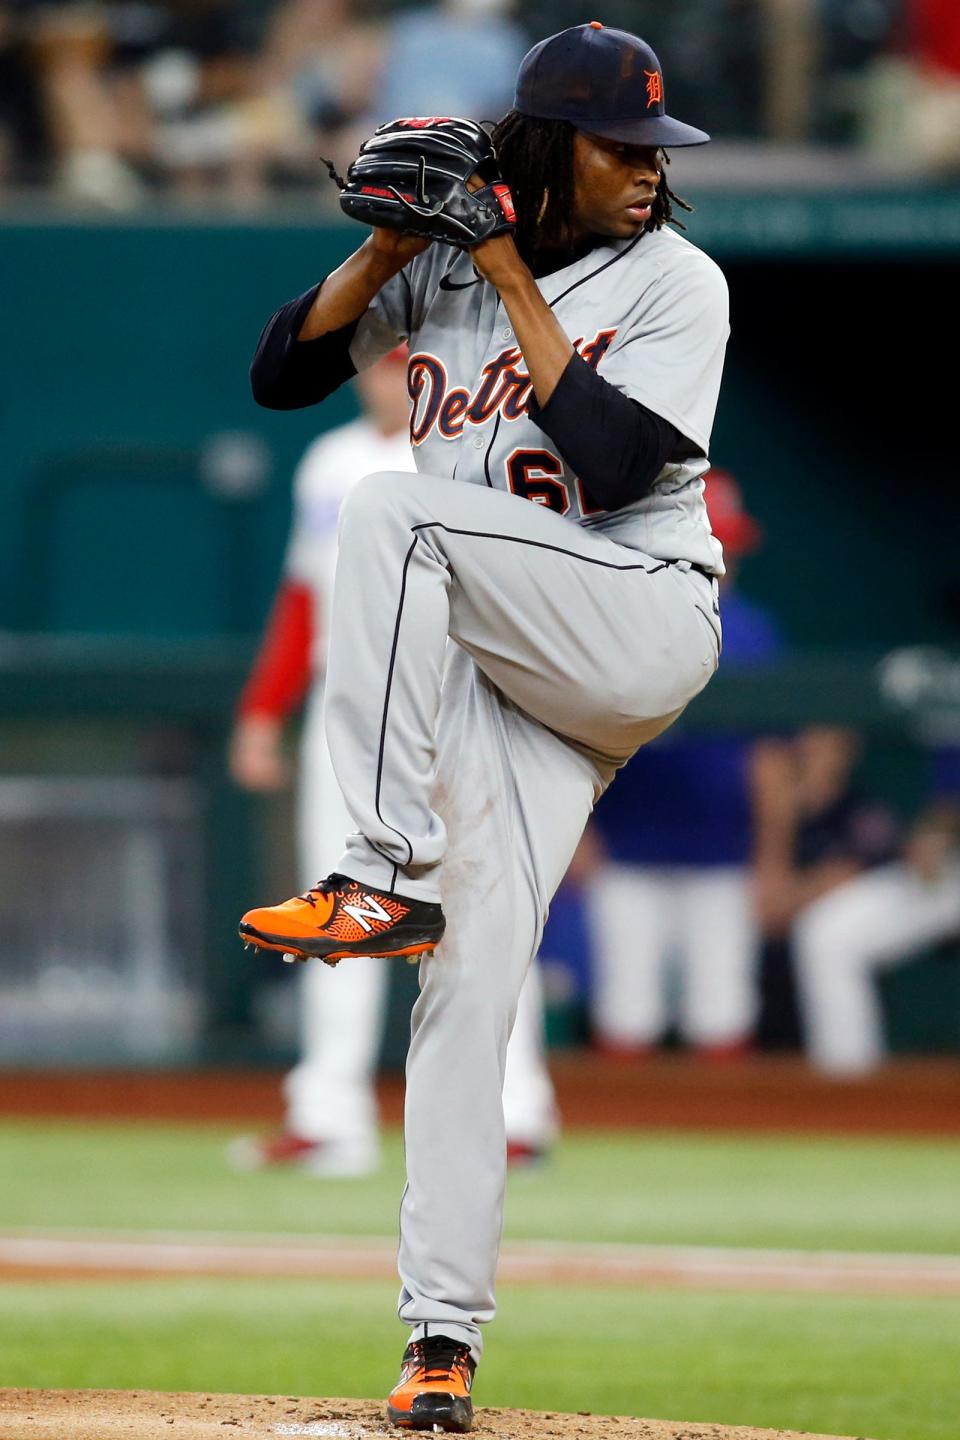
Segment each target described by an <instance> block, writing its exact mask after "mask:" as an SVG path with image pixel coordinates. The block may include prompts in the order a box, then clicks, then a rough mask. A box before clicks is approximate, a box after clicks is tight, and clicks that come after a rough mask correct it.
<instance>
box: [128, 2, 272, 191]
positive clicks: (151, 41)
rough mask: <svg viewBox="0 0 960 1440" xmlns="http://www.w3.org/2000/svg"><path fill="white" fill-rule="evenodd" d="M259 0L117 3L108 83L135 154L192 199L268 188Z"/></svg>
mask: <svg viewBox="0 0 960 1440" xmlns="http://www.w3.org/2000/svg"><path fill="white" fill-rule="evenodd" d="M264 20H265V6H264V4H263V3H257V0H245V3H244V4H243V5H237V4H235V3H234V0H113V3H112V5H111V6H110V9H109V31H110V38H111V42H112V47H113V48H112V52H111V61H110V65H109V67H108V85H109V89H110V93H111V95H112V97H113V100H114V104H115V106H116V108H117V113H118V115H119V116H120V117H121V120H122V129H123V134H124V136H125V144H126V148H127V152H128V155H129V156H130V158H132V159H134V160H136V161H137V162H139V163H140V164H141V165H142V166H143V167H144V169H145V170H146V171H147V172H148V173H150V174H151V175H153V176H154V177H155V178H157V179H159V180H161V181H163V182H167V183H169V184H171V185H172V187H173V188H174V189H175V190H176V191H177V192H178V193H179V194H180V195H182V196H189V195H191V194H196V193H198V192H200V193H203V192H206V191H208V190H209V189H210V188H212V187H218V186H219V187H222V188H224V189H225V190H227V191H228V192H229V193H230V194H231V196H232V198H233V199H235V200H238V201H243V200H244V199H246V198H249V195H250V193H251V192H252V193H253V194H254V195H255V194H257V193H259V189H260V181H261V170H262V160H261V154H260V147H258V145H257V143H256V135H257V125H256V112H255V100H256V96H257V69H256V65H257V56H258V47H259V43H260V39H261V34H262V29H263V23H264Z"/></svg>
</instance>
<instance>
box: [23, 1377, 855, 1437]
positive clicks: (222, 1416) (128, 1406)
mask: <svg viewBox="0 0 960 1440" xmlns="http://www.w3.org/2000/svg"><path fill="white" fill-rule="evenodd" d="M402 1433H403V1432H402V1431H399V1430H395V1429H393V1428H392V1427H390V1426H388V1425H387V1424H386V1422H385V1420H384V1416H383V1402H382V1401H372V1400H309V1399H307V1400H305V1399H302V1398H298V1397H297V1396H290V1397H286V1396H283V1395H203V1394H190V1395H162V1394H158V1393H156V1392H154V1391H149V1390H2V1389H0V1440H130V1437H131V1436H136V1440H167V1437H169V1436H173V1437H174V1440H214V1437H216V1440H227V1437H229V1440H273V1437H274V1436H284V1435H291V1436H292V1435H301V1436H307V1435H310V1436H317V1437H319V1436H327V1437H330V1440H399V1436H400V1435H401V1434H402ZM474 1434H475V1435H480V1436H487V1437H493V1440H541V1437H544V1440H575V1437H579V1440H800V1435H799V1434H798V1432H797V1431H794V1430H747V1429H743V1428H740V1427H734V1428H731V1427H730V1426H729V1425H705V1424H703V1423H702V1422H696V1423H688V1424H684V1423H683V1422H682V1421H681V1422H673V1421H670V1422H668V1421H663V1420H638V1419H631V1418H628V1417H627V1416H614V1415H559V1414H551V1413H542V1412H539V1411H536V1410H485V1409H481V1410H478V1412H477V1417H476V1422H475V1424H474ZM803 1440H843V1437H839V1436H829V1435H810V1434H808V1433H807V1432H803ZM847 1440H850V1437H847ZM858 1440H865V1437H862V1436H861V1437H858Z"/></svg>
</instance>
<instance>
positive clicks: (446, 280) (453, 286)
mask: <svg viewBox="0 0 960 1440" xmlns="http://www.w3.org/2000/svg"><path fill="white" fill-rule="evenodd" d="M481 279H482V276H480V275H478V276H477V277H476V279H475V280H463V281H460V282H459V283H458V282H457V281H456V280H451V279H450V277H449V275H441V276H440V289H441V290H469V289H470V286H471V285H479V284H480V281H481Z"/></svg>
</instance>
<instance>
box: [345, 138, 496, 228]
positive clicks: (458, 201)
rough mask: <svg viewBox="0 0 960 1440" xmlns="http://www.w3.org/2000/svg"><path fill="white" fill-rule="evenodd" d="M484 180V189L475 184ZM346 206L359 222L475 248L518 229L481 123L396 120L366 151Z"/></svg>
mask: <svg viewBox="0 0 960 1440" xmlns="http://www.w3.org/2000/svg"><path fill="white" fill-rule="evenodd" d="M474 175H475V176H477V177H478V179H479V180H480V181H481V182H482V184H481V188H480V189H478V190H468V188H467V181H468V180H470V179H471V177H472V176H474ZM340 206H341V209H342V210H344V211H345V213H346V214H347V215H349V216H350V217H351V218H352V219H354V220H362V221H363V222H364V223H365V224H366V225H382V226H385V227H386V228H387V229H389V230H403V231H405V232H406V233H407V234H408V235H422V236H425V237H426V238H427V239H428V240H440V241H442V242H443V243H444V244H445V245H456V246H459V247H460V248H461V249H467V248H469V247H470V246H471V245H477V244H479V242H480V241H481V240H487V239H489V237H490V236H491V235H502V234H505V233H506V232H507V231H510V230H512V229H513V228H514V222H515V218H516V217H515V215H514V210H513V200H512V198H511V195H510V189H509V186H508V185H506V184H505V183H504V181H503V180H502V179H501V176H500V170H499V168H498V166H497V154H496V151H495V150H494V148H493V142H492V140H491V139H490V136H489V135H488V134H487V132H486V130H484V129H483V127H482V126H480V125H477V124H475V123H474V121H473V120H458V119H453V118H449V117H445V116H442V115H429V116H417V117H413V118H411V119H407V120H391V121H390V123H389V124H388V125H381V126H380V127H379V128H378V129H377V130H375V131H374V133H373V135H371V137H370V139H369V140H365V141H364V143H363V145H362V146H361V147H360V154H359V155H358V157H357V159H356V160H354V162H353V164H352V165H351V166H350V168H349V170H348V171H347V182H346V185H345V186H344V187H343V189H342V190H341V192H340Z"/></svg>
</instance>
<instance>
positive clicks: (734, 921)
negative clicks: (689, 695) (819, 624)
mask: <svg viewBox="0 0 960 1440" xmlns="http://www.w3.org/2000/svg"><path fill="white" fill-rule="evenodd" d="M704 481H705V499H706V503H707V510H708V512H709V515H710V524H711V527H712V529H713V533H714V535H715V536H716V537H717V538H718V539H719V540H720V542H721V543H722V545H723V558H724V564H725V565H726V569H727V573H726V576H725V577H724V579H722V580H721V582H720V585H721V590H722V597H721V604H722V613H723V664H724V668H725V669H726V670H730V669H732V668H733V667H735V666H741V667H745V666H749V665H760V664H763V663H765V662H767V661H771V660H774V659H775V658H776V657H777V656H778V655H779V654H780V652H781V648H782V647H781V641H780V636H779V633H778V629H777V625H776V623H775V621H774V620H773V618H772V616H771V615H770V614H769V613H768V612H767V611H766V610H765V609H763V608H762V607H761V606H760V605H757V604H756V603H755V602H753V601H751V600H748V599H747V598H746V597H745V596H743V595H741V594H740V593H739V591H738V590H737V588H736V582H737V568H738V561H739V560H740V559H741V557H743V556H745V555H749V554H751V553H752V552H753V551H755V550H756V549H757V548H758V547H759V545H760V543H761V540H762V531H761V528H760V525H759V523H758V522H757V521H756V520H755V519H754V518H753V516H752V515H750V514H749V513H748V512H747V511H746V510H745V509H744V506H743V501H742V497H741V494H740V488H739V486H738V484H737V482H736V480H735V479H734V478H733V476H732V475H730V474H729V473H727V472H726V471H723V470H718V469H712V470H710V471H708V472H707V474H706V475H705V477H704ZM775 744H776V742H766V741H764V740H759V739H756V738H754V737H752V736H749V735H740V734H723V733H717V732H711V733H710V734H709V735H688V734H685V733H684V731H683V728H682V724H681V725H680V726H677V727H676V729H675V730H674V731H671V732H668V733H667V734H666V735H664V736H661V737H660V738H658V739H657V740H656V741H654V742H653V744H651V745H648V746H645V747H644V748H643V749H642V750H640V751H639V752H638V753H637V754H636V755H635V756H634V757H633V759H632V760H630V762H629V763H628V764H627V765H626V766H625V767H624V769H623V770H622V771H621V772H620V774H619V775H618V777H617V783H616V785H613V786H611V787H610V789H609V790H608V791H607V792H606V794H604V796H603V797H602V798H601V800H600V802H599V804H598V805H597V808H596V810H595V811H594V826H593V828H594V833H595V836H596V837H597V838H598V839H599V842H600V853H601V856H602V859H601V861H600V864H599V866H598V868H597V869H596V871H595V873H594V876H593V879H592V882H591V884H590V886H589V887H588V892H587V893H588V906H589V912H590V919H591V927H592V931H593V936H594V958H595V976H594V992H593V1002H592V1012H593V1013H592V1027H593V1033H594V1038H595V1041H596V1043H597V1046H598V1048H599V1049H601V1050H603V1051H606V1052H607V1053H610V1054H619V1055H623V1056H625V1057H627V1056H630V1055H637V1054H643V1053H645V1052H646V1051H648V1050H649V1049H651V1048H652V1047H653V1046H655V1045H657V1044H658V1043H659V1042H660V1041H661V1040H662V1039H664V1037H665V1036H666V1035H667V1033H668V1031H669V1030H670V1029H671V1027H672V1026H673V1025H674V1024H675V1025H676V1026H677V1028H678V1030H679V1033H680V1036H681V1037H682V1039H683V1040H684V1041H686V1042H687V1043H688V1044H689V1045H691V1046H694V1047H695V1048H696V1049H697V1050H699V1051H700V1052H702V1053H703V1054H705V1055H708V1056H712V1057H715V1058H727V1057H733V1056H736V1055H738V1054H740V1053H741V1052H742V1051H743V1050H744V1049H745V1047H746V1046H747V1045H748V1043H749V1042H750V1039H751V1035H752V1033H753V1028H754V1023H755V1020H756V1015H757V1009H758V987H757V961H758V949H759V935H758V929H757V922H756V917H755V913H754V905H753V895H752V878H751V865H752V864H753V865H760V866H763V865H764V864H765V863H766V855H767V853H768V851H770V850H771V849H772V848H773V847H774V846H775V845H779V844H780V843H781V842H780V840H779V832H780V828H781V822H780V819H779V808H778V805H777V798H776V793H775V784H776V778H777V774H778V770H777V767H776V766H773V767H771V766H770V765H769V764H768V763H767V761H768V751H769V749H770V748H771V746H772V745H775ZM673 969H675V971H676V978H677V980H678V981H679V985H676V984H673V983H672V982H673V975H672V973H671V972H672V970H673ZM675 991H676V992H677V993H676V999H675V1000H674V992H675Z"/></svg>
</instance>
